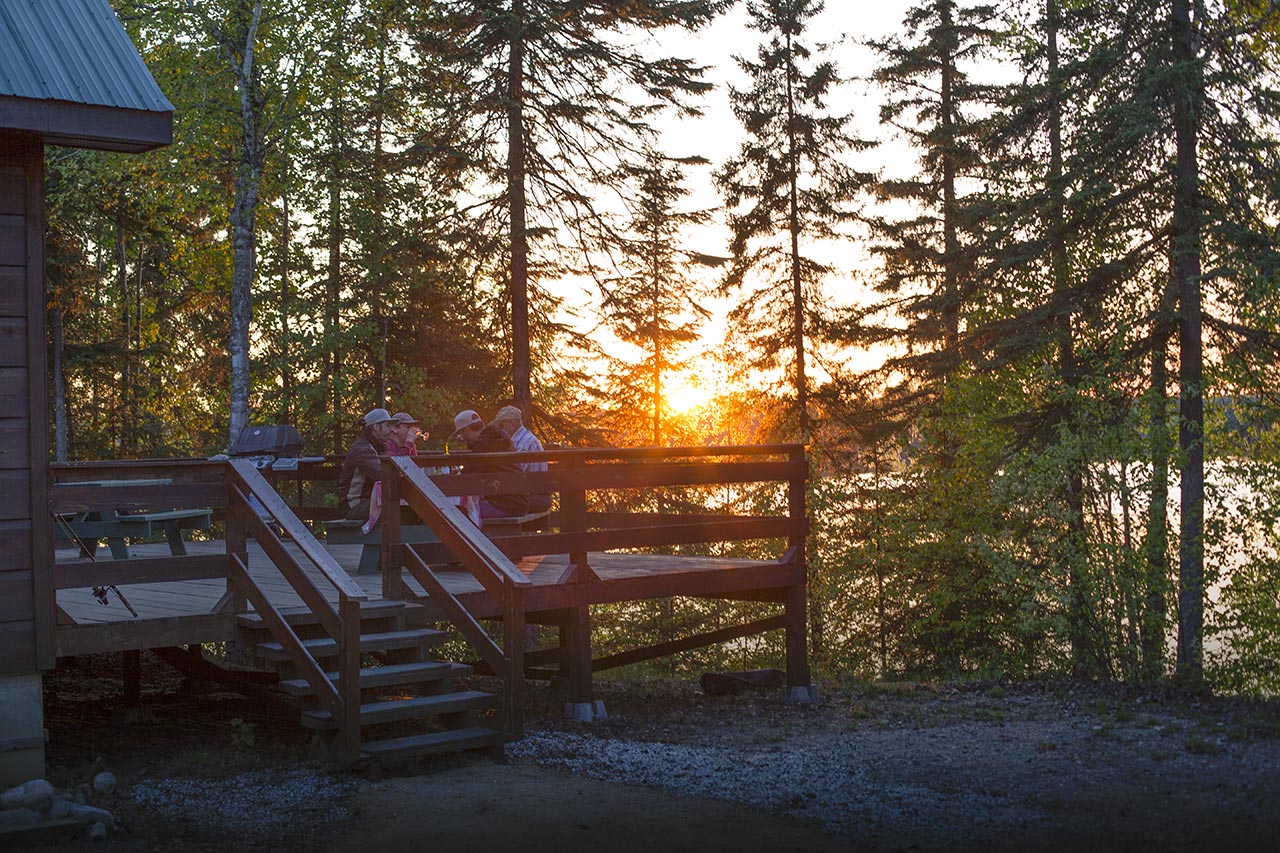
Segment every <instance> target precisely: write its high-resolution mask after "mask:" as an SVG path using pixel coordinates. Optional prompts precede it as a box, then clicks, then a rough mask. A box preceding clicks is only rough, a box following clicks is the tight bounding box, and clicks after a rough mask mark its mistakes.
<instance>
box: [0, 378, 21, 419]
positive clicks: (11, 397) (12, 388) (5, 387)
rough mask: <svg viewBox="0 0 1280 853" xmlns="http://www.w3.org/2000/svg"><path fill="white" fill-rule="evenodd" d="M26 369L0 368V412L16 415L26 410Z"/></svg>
mask: <svg viewBox="0 0 1280 853" xmlns="http://www.w3.org/2000/svg"><path fill="white" fill-rule="evenodd" d="M26 404H27V369H26V368H25V367H0V412H12V413H14V414H17V413H19V412H22V411H23V410H25V409H26Z"/></svg>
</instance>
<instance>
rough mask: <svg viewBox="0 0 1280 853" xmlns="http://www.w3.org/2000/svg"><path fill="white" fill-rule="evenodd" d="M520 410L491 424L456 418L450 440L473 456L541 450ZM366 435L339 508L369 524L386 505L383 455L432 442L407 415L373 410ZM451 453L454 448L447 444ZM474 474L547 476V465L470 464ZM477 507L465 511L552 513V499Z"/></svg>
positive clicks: (508, 497)
mask: <svg viewBox="0 0 1280 853" xmlns="http://www.w3.org/2000/svg"><path fill="white" fill-rule="evenodd" d="M523 421H524V418H523V415H522V414H521V412H520V409H518V408H516V407H515V406H503V407H502V408H501V409H499V410H498V413H497V414H496V415H494V416H493V420H491V421H490V422H489V423H487V424H486V423H485V422H484V418H482V417H481V416H480V414H479V412H476V411H475V410H474V409H466V410H464V411H461V412H459V413H458V414H457V415H456V416H455V417H454V419H453V425H454V431H453V434H452V435H450V436H449V438H450V439H452V438H455V437H456V438H459V439H461V440H462V442H463V443H464V444H466V446H467V449H468V450H469V451H470V452H471V453H513V452H521V453H524V452H538V451H541V450H542V449H543V448H542V442H541V441H539V440H538V437H537V436H536V435H534V434H533V433H532V432H530V431H529V428H528V427H526V426H525V425H524V422H523ZM361 425H362V426H361V430H360V435H359V436H357V437H356V440H355V441H354V442H353V443H352V445H351V448H350V449H349V450H348V451H347V455H346V458H345V459H344V460H343V462H342V472H341V474H340V475H339V477H338V509H339V510H340V511H341V512H342V514H343V516H344V517H345V518H348V519H353V520H364V519H369V520H370V523H371V524H372V523H373V521H374V520H375V519H376V517H377V515H378V512H379V510H380V506H381V489H380V488H378V487H377V484H378V481H379V480H380V479H381V477H382V464H381V462H379V460H378V457H379V456H416V455H418V447H417V442H418V440H419V439H421V438H429V437H430V436H429V434H428V433H426V432H423V431H422V430H421V429H420V428H419V427H421V425H422V422H421V421H419V420H418V419H416V418H414V417H413V416H411V415H410V414H409V413H407V412H397V413H395V414H394V415H393V414H391V413H390V412H388V411H387V410H386V409H382V408H378V409H372V410H371V411H369V413H368V414H366V415H365V416H364V417H363V418H362V419H361ZM445 446H446V448H447V447H448V443H447V441H446V445H445ZM465 470H466V472H467V473H470V474H486V473H499V472H509V473H515V472H520V471H546V470H547V463H546V462H543V461H531V462H521V463H513V462H497V461H489V460H484V459H476V460H475V461H473V462H468V463H466V464H465ZM475 500H476V503H474V504H473V505H470V506H467V505H466V502H464V508H466V509H469V510H472V511H473V512H469V513H468V514H470V515H473V518H474V517H475V516H478V519H479V520H483V519H485V518H506V517H511V516H522V515H526V514H528V513H540V512H545V511H546V510H549V509H551V495H550V494H492V495H480V496H477V498H476V499H475Z"/></svg>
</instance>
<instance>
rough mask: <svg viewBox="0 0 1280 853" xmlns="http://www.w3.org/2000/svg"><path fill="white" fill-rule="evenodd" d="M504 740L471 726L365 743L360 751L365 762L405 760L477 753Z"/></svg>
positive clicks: (495, 732) (483, 729) (481, 728)
mask: <svg viewBox="0 0 1280 853" xmlns="http://www.w3.org/2000/svg"><path fill="white" fill-rule="evenodd" d="M504 740H505V738H504V737H503V736H502V732H499V731H494V730H493V729H486V728H484V727H482V726H472V727H469V728H464V729H450V730H449V731H446V732H431V733H430V734H425V735H410V736H409V737H397V738H388V739H387V740H371V741H366V742H364V743H362V744H360V750H361V752H362V753H363V754H364V755H365V756H366V757H368V758H408V757H411V756H415V755H429V754H431V753H436V752H454V751H456V750H461V749H479V748H482V747H486V746H495V745H497V744H500V743H502V742H503V741H504Z"/></svg>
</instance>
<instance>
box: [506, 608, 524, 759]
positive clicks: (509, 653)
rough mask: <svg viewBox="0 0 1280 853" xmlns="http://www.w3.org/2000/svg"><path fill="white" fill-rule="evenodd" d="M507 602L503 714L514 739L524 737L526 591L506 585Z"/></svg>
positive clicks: (507, 730)
mask: <svg viewBox="0 0 1280 853" xmlns="http://www.w3.org/2000/svg"><path fill="white" fill-rule="evenodd" d="M505 593H506V601H504V602H503V614H502V653H503V657H504V658H505V660H504V661H503V663H504V665H505V666H506V669H507V671H506V673H505V675H506V677H505V678H504V679H503V686H502V687H503V689H502V693H503V696H502V699H503V703H502V704H503V712H504V714H505V715H506V726H505V727H504V728H505V730H506V734H507V735H508V736H509V737H512V738H522V737H524V592H523V590H521V589H520V588H519V587H516V586H512V585H510V584H508V585H507V586H506V590H505Z"/></svg>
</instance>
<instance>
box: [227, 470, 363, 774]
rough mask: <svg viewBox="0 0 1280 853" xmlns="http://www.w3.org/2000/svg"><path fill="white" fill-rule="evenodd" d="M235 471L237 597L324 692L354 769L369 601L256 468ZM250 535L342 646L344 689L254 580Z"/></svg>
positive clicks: (232, 538) (232, 532) (232, 516)
mask: <svg viewBox="0 0 1280 853" xmlns="http://www.w3.org/2000/svg"><path fill="white" fill-rule="evenodd" d="M227 465H228V468H229V469H230V477H229V480H228V483H227V492H228V504H229V506H228V510H229V514H228V520H227V555H228V559H229V561H230V575H231V579H232V580H233V581H234V582H235V586H236V590H237V592H238V593H240V594H242V595H244V596H245V597H246V598H247V599H248V601H249V602H250V603H252V604H253V608H254V610H256V611H257V613H258V615H259V616H260V617H261V618H262V621H263V623H264V624H265V625H266V626H267V628H268V630H269V631H270V632H271V635H272V636H273V637H275V638H276V641H277V642H279V643H280V645H281V646H282V647H283V648H284V649H285V651H286V652H287V653H288V655H289V659H290V660H291V661H292V662H293V664H294V666H296V667H297V668H298V672H299V673H300V674H301V675H302V677H303V678H305V679H306V680H307V683H308V684H310V685H311V687H312V689H313V690H315V691H316V695H317V696H318V697H319V700H320V704H321V705H322V706H324V709H325V710H326V711H328V712H329V714H330V715H331V716H332V717H333V719H334V720H335V721H336V722H337V723H338V735H337V743H336V747H337V749H336V757H337V760H338V764H339V765H344V766H345V765H349V764H351V763H353V762H354V761H356V759H357V758H359V756H360V602H362V601H366V600H367V598H368V597H367V596H366V595H365V593H364V591H363V590H362V589H361V588H360V587H359V586H358V585H357V584H356V582H355V581H353V580H352V579H351V577H350V575H348V574H347V573H346V571H345V570H344V569H343V568H342V566H340V565H338V562H337V561H336V560H335V559H334V558H333V556H332V555H331V554H330V553H329V552H328V551H327V550H325V548H324V546H322V545H321V544H320V543H319V542H317V541H316V540H315V537H313V536H312V535H311V531H310V530H308V529H307V527H306V525H304V524H303V523H302V522H301V521H299V520H298V518H297V516H295V515H294V514H293V511H292V510H291V509H290V508H289V506H288V505H287V504H286V503H285V502H284V500H283V499H282V498H281V497H280V496H279V495H278V494H276V492H275V490H274V489H272V488H271V485H270V484H269V483H268V482H267V481H266V479H265V478H264V477H263V476H262V474H261V473H260V472H259V471H258V469H257V468H255V467H254V466H253V464H252V463H250V462H248V461H246V460H234V459H233V460H231V461H230V462H228V463H227ZM277 530H278V531H279V533H277ZM246 533H249V534H252V535H253V538H254V540H255V541H256V542H257V543H258V545H259V546H260V547H261V548H262V550H263V551H265V552H266V554H267V556H268V557H269V558H270V560H271V562H272V563H273V564H274V565H275V567H276V569H277V570H278V571H279V572H280V574H281V576H282V577H284V579H285V580H286V581H288V583H289V585H290V586H291V587H292V588H293V590H294V591H295V592H296V593H297V594H298V597H299V598H301V599H302V601H303V603H305V604H306V605H307V607H308V609H310V611H311V612H312V613H313V614H315V616H316V618H317V620H318V621H319V623H320V625H321V627H322V628H324V630H325V632H326V633H328V634H329V636H330V637H332V638H333V640H334V641H335V642H336V643H337V645H338V654H337V660H338V683H337V684H336V685H335V684H334V683H333V682H332V681H331V680H330V678H329V676H328V674H327V673H326V672H325V670H324V667H322V666H321V665H320V663H319V662H318V661H317V660H316V658H315V656H314V655H312V653H311V651H310V649H308V648H307V646H306V645H305V644H304V643H303V641H302V639H301V638H300V637H299V636H298V634H297V632H295V631H294V630H293V626H291V625H290V624H289V622H288V620H287V619H285V618H284V616H283V615H282V614H281V613H280V612H279V611H278V610H277V609H276V608H275V607H274V606H273V605H272V604H271V601H270V599H269V598H268V596H267V594H266V592H264V591H263V589H262V588H261V587H260V586H258V583H257V581H255V580H254V579H253V576H252V575H250V574H249V569H248V566H247V565H246V561H247V558H248V554H247V551H246V548H245V538H246ZM281 533H282V534H284V535H285V536H287V537H288V538H289V539H291V540H293V543H294V545H295V546H296V547H297V548H298V549H299V550H300V551H302V553H303V554H304V555H305V556H306V557H307V559H309V560H310V561H311V562H312V563H313V564H314V565H315V567H316V568H317V569H318V570H319V573H320V576H321V578H323V579H324V580H325V581H327V582H328V584H329V585H330V586H331V587H332V588H333V589H334V590H335V591H336V592H337V595H338V601H337V603H336V605H335V604H334V603H333V602H331V601H329V599H328V597H327V596H326V595H325V594H324V592H323V591H322V590H321V589H320V587H319V586H318V585H317V584H316V582H315V580H314V579H313V578H312V577H311V575H309V574H307V572H306V571H304V570H303V568H302V566H301V565H300V564H299V563H298V561H297V560H296V559H295V558H294V556H293V555H292V554H291V553H290V552H289V550H288V549H287V548H286V547H285V545H284V541H283V539H282V538H281V536H280V534H281ZM234 609H235V610H236V611H237V612H238V611H239V610H242V609H243V608H242V607H240V606H235V607H234Z"/></svg>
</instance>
